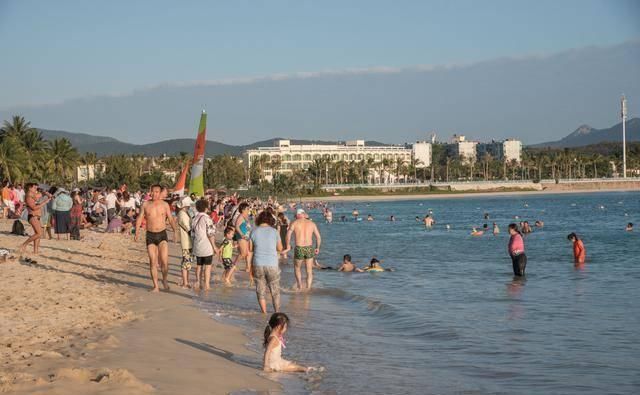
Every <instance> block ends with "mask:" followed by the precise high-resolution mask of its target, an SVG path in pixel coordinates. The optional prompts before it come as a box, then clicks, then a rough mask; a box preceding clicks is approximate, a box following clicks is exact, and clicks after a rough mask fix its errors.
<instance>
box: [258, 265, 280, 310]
mask: <svg viewBox="0 0 640 395" xmlns="http://www.w3.org/2000/svg"><path fill="white" fill-rule="evenodd" d="M253 278H254V280H255V282H256V295H257V296H258V299H260V300H266V297H267V287H269V290H270V291H271V298H272V299H273V300H274V301H275V300H277V301H278V304H279V303H280V269H279V268H278V267H277V266H255V265H254V266H253Z"/></svg>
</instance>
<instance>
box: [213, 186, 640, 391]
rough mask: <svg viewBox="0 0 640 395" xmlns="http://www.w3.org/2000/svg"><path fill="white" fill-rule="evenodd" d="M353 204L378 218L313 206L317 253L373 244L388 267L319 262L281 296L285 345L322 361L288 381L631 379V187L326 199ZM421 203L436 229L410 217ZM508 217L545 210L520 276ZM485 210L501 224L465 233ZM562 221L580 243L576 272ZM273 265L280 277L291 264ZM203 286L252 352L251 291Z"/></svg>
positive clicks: (362, 384)
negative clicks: (342, 267) (346, 268)
mask: <svg viewBox="0 0 640 395" xmlns="http://www.w3.org/2000/svg"><path fill="white" fill-rule="evenodd" d="M601 206H602V207H601ZM353 208H358V209H359V211H360V213H361V215H363V216H366V215H367V214H369V213H371V214H372V215H373V216H374V217H375V218H376V220H375V221H373V222H366V221H364V222H354V221H350V222H346V223H341V222H334V223H333V224H331V225H327V224H324V223H323V222H322V221H321V219H322V217H321V214H320V212H315V211H312V212H311V216H312V218H314V219H315V220H316V221H317V222H318V223H319V226H320V230H321V232H322V235H323V250H322V252H321V255H320V258H319V260H320V262H321V263H323V264H329V265H337V264H338V263H339V262H340V260H341V258H342V255H343V254H345V253H350V254H351V255H352V256H353V257H354V261H355V262H357V263H358V264H360V265H361V266H363V265H364V264H366V263H367V262H368V260H369V259H370V258H371V257H372V256H377V257H378V258H379V259H381V260H383V266H385V267H393V268H395V269H396V271H395V272H385V273H376V274H369V273H366V274H355V273H354V274H342V273H337V272H331V271H319V272H316V281H315V286H316V289H315V290H314V291H313V292H312V293H310V294H295V293H285V294H283V303H282V305H283V311H285V312H286V313H287V314H289V316H290V318H291V320H292V324H291V328H290V331H289V332H288V333H287V339H288V342H287V349H286V350H285V351H284V355H285V357H286V358H288V359H293V360H297V361H301V362H304V363H308V364H312V365H322V366H324V367H326V371H325V372H324V373H322V374H321V375H316V376H304V375H303V376H302V377H303V378H304V379H305V380H304V381H302V382H300V381H297V378H298V377H300V376H293V377H292V376H285V379H288V381H286V382H285V385H286V387H285V388H287V389H288V391H289V392H291V393H298V392H299V391H300V390H301V388H304V389H305V390H306V391H308V392H314V393H340V394H354V393H358V394H360V393H369V394H407V393H411V394H454V393H468V394H496V393H504V394H551V393H556V394H602V393H638V392H639V391H640V340H639V335H640V307H639V305H638V301H639V298H640V291H639V288H638V286H637V282H636V281H638V280H639V279H640V258H639V256H640V227H638V229H636V231H635V232H625V231H624V226H625V224H626V223H627V222H634V223H638V224H640V192H633V193H631V192H624V193H623V192H621V193H600V194H579V195H578V194H576V195H548V196H533V197H522V196H518V197H495V198H486V197H478V198H465V199H442V200H425V201H403V202H384V203H382V202H381V203H370V204H365V203H358V204H356V203H348V205H344V206H343V205H340V204H338V205H336V206H334V218H335V219H337V220H339V219H340V216H341V215H347V216H348V217H349V213H350V212H351V210H352V209H353ZM429 209H431V210H432V211H433V214H434V217H435V219H436V221H437V224H436V226H435V227H434V229H433V230H426V229H424V227H423V226H422V225H421V224H419V223H416V221H415V219H414V218H415V216H420V217H422V216H424V215H425V214H426V213H427V212H428V210H429ZM485 212H488V213H489V214H490V219H489V220H484V219H483V214H484V213H485ZM625 213H626V214H627V215H626V216H625ZM391 214H393V215H395V217H396V218H397V219H398V221H396V222H390V221H388V220H387V219H388V216H389V215H391ZM515 215H518V216H520V220H528V221H529V222H530V223H533V222H534V221H535V220H536V219H540V220H543V221H544V223H545V226H544V228H543V229H534V232H533V233H532V234H530V235H527V236H526V238H525V243H526V250H527V256H528V258H529V263H528V265H527V276H526V279H525V280H517V279H514V278H513V276H512V272H511V261H510V259H509V257H508V256H507V254H506V244H507V240H508V236H507V232H506V229H507V225H508V224H509V223H510V222H513V221H517V220H514V219H513V218H514V216H515ZM494 221H495V222H497V223H498V225H499V226H500V228H501V231H502V233H501V234H500V235H498V236H493V235H492V234H487V235H485V236H483V237H471V236H470V235H469V232H470V229H471V226H477V227H481V226H482V225H483V224H484V223H488V224H489V227H490V228H491V223H492V222H494ZM445 224H450V225H451V230H450V231H447V230H446V229H445ZM572 231H575V232H577V233H578V235H580V236H581V238H583V240H584V243H585V246H586V248H587V263H586V265H585V267H584V268H583V269H580V270H578V269H575V268H574V266H573V263H572V255H571V243H570V242H569V241H568V240H567V239H566V235H567V234H568V233H570V232H572ZM282 270H283V276H282V283H283V284H282V285H283V286H285V287H291V286H292V285H293V276H292V266H291V265H283V266H282ZM214 288H215V289H214V292H213V293H212V294H210V295H209V296H208V297H207V298H206V299H205V300H202V305H203V308H206V309H208V310H209V311H211V312H213V313H217V314H219V315H221V316H223V317H226V319H233V320H240V321H239V322H241V323H242V324H243V325H244V326H245V327H246V328H247V330H248V332H249V334H250V336H251V337H252V338H253V339H254V340H253V341H252V344H251V346H252V347H254V348H256V349H257V350H259V349H260V347H259V342H260V340H261V339H260V336H261V333H262V331H263V330H264V325H265V324H266V318H265V317H263V316H262V315H260V314H258V313H257V312H256V309H257V304H256V301H255V293H254V292H253V291H252V290H250V289H248V288H245V289H242V288H238V289H222V288H220V287H214ZM278 378H279V379H282V376H279V377H278Z"/></svg>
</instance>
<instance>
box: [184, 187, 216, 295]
mask: <svg viewBox="0 0 640 395" xmlns="http://www.w3.org/2000/svg"><path fill="white" fill-rule="evenodd" d="M208 206H209V203H207V201H206V200H204V199H199V200H198V201H197V202H196V210H197V211H198V214H196V216H195V217H194V218H193V221H191V234H192V235H193V255H194V256H195V257H196V264H197V267H196V284H197V285H196V286H197V287H198V288H199V289H204V290H205V291H208V290H209V288H210V285H209V284H210V283H211V265H212V264H213V255H214V254H215V255H218V254H219V251H218V248H217V247H216V228H215V225H214V224H213V220H212V219H211V217H210V216H209V215H207V208H208ZM202 283H204V286H202Z"/></svg>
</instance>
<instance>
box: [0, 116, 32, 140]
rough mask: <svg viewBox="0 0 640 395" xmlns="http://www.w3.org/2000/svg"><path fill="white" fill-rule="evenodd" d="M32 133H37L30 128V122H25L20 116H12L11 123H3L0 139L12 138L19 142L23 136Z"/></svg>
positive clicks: (0, 129)
mask: <svg viewBox="0 0 640 395" xmlns="http://www.w3.org/2000/svg"><path fill="white" fill-rule="evenodd" d="M34 131H35V132H37V130H36V129H34V128H32V127H31V122H28V121H27V120H25V119H24V117H23V116H21V115H14V116H13V117H12V118H11V122H9V121H4V122H3V124H2V128H0V137H5V136H13V137H16V138H17V139H18V140H19V141H21V140H22V138H23V137H24V135H25V134H27V133H29V132H34Z"/></svg>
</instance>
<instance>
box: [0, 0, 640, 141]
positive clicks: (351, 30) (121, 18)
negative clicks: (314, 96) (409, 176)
mask: <svg viewBox="0 0 640 395" xmlns="http://www.w3.org/2000/svg"><path fill="white" fill-rule="evenodd" d="M639 20H640V2H639V1H635V0H631V1H625V0H609V1H592V0H581V1H574V0H563V1H546V0H538V1H517V0H513V1H498V0H493V1H482V2H480V1H462V0H459V1H376V0H368V1H357V0H353V1H300V0H292V1H242V0H237V1H226V2H216V1H184V2H176V1H117V0H112V1H108V2H98V1H65V0H59V1H55V2H54V1H45V0H42V1H31V0H20V1H18V0H0V53H2V54H3V55H4V56H3V58H4V59H3V61H2V62H0V87H2V88H1V89H0V110H11V109H16V108H19V109H24V108H38V107H41V106H43V105H51V104H59V103H63V102H65V101H69V100H72V99H76V100H77V99H83V98H91V97H96V96H104V95H109V96H118V97H126V96H128V95H131V94H135V93H136V92H138V93H139V92H144V91H147V90H149V88H154V87H158V86H166V85H169V86H175V85H185V84H187V85H189V84H195V85H197V84H199V83H203V82H206V81H208V82H211V81H237V80H241V79H247V78H252V77H263V76H267V77H268V76H274V75H276V76H278V75H290V74H292V73H301V72H308V73H315V72H327V71H332V72H338V73H339V72H343V71H345V70H354V69H358V70H385V69H387V68H392V69H398V68H415V67H424V66H446V65H448V66H464V65H473V64H476V63H478V62H484V61H492V60H495V59H501V58H516V59H517V58H523V57H525V58H526V57H531V56H546V55H550V54H554V53H559V52H563V51H567V50H570V49H580V48H585V47H592V46H596V47H610V46H616V45H619V44H622V43H625V42H629V41H632V42H633V41H636V40H639V39H640V22H638V21H639ZM309 93H311V92H309ZM204 100H205V101H206V97H205V98H204ZM638 101H640V98H639V99H638ZM202 104H203V105H208V103H202ZM496 105H498V103H496ZM247 115H249V116H250V114H247ZM41 121H43V122H46V119H42V120H41ZM582 121H583V120H579V119H576V120H575V123H580V122H582ZM37 126H39V127H47V126H48V125H41V124H39V125H37ZM56 126H57V127H64V122H62V124H60V123H58V124H57V125H56ZM74 126H75V124H74ZM599 126H603V127H604V126H610V125H599ZM425 127H428V125H425ZM83 129H84V130H95V131H96V132H99V131H101V128H100V125H91V124H88V125H87V126H86V127H85V128H83ZM106 129H107V128H105V130H106ZM318 133H320V134H321V131H318ZM151 137H152V136H151ZM322 137H323V136H322V135H319V136H318V138H322ZM129 140H130V141H134V142H135V140H136V139H135V138H132V137H131V136H129ZM142 140H144V139H142ZM142 140H140V141H142ZM147 140H149V138H147Z"/></svg>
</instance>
